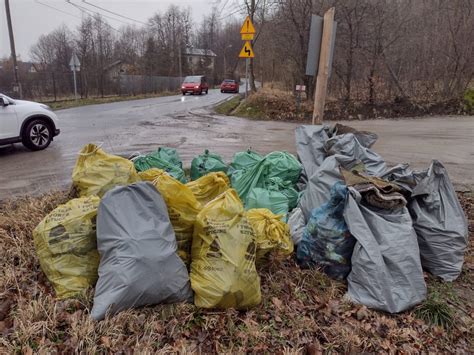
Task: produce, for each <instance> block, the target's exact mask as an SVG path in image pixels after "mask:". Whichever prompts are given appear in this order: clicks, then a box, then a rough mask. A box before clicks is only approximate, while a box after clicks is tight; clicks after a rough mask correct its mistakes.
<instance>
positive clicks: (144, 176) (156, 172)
mask: <svg viewBox="0 0 474 355" xmlns="http://www.w3.org/2000/svg"><path fill="white" fill-rule="evenodd" d="M163 171H164V170H161V169H158V168H151V169H147V170H145V171H140V172H138V176H139V177H140V179H141V180H142V181H149V182H153V181H154V180H155V179H156V178H157V177H158V176H160V175H161V174H163Z"/></svg>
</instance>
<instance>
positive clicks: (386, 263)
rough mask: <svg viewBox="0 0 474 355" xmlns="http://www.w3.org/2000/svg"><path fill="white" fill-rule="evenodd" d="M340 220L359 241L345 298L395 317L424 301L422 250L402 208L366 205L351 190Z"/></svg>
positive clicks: (404, 208)
mask: <svg viewBox="0 0 474 355" xmlns="http://www.w3.org/2000/svg"><path fill="white" fill-rule="evenodd" d="M349 191H350V193H349V195H348V197H347V201H346V207H345V210H344V220H345V221H346V223H347V226H348V228H349V231H350V233H351V234H352V235H353V236H354V238H355V239H356V240H357V242H356V245H355V247H354V251H353V253H352V259H351V263H352V270H351V272H350V274H349V276H348V277H347V281H348V296H349V298H350V299H351V300H352V301H354V302H356V303H361V304H364V305H366V306H367V307H370V308H374V309H378V310H382V311H386V312H390V313H398V312H402V311H404V310H406V309H409V308H411V307H413V306H415V305H416V304H418V303H420V302H422V301H423V300H424V299H425V298H426V284H425V280H424V278H423V271H422V268H421V261H420V250H419V248H418V242H417V240H416V234H415V230H414V229H413V226H412V220H411V217H410V214H409V213H408V210H407V208H406V207H403V208H401V209H398V210H383V209H376V208H373V207H369V206H366V205H365V204H364V203H363V202H362V201H361V196H360V195H359V193H358V192H357V191H356V190H353V189H352V188H350V189H349Z"/></svg>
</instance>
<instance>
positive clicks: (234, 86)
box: [221, 79, 239, 93]
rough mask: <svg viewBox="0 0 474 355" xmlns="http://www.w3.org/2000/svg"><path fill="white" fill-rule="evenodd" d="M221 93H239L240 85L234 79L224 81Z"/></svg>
mask: <svg viewBox="0 0 474 355" xmlns="http://www.w3.org/2000/svg"><path fill="white" fill-rule="evenodd" d="M221 92H235V93H238V92H239V83H238V82H237V81H235V80H232V79H224V81H223V82H222V84H221Z"/></svg>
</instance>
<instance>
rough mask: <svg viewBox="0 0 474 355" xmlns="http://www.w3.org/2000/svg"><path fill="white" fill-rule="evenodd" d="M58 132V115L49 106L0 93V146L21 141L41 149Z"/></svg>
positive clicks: (29, 147) (33, 148)
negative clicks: (15, 98)
mask: <svg viewBox="0 0 474 355" xmlns="http://www.w3.org/2000/svg"><path fill="white" fill-rule="evenodd" d="M58 134H59V128H58V117H57V116H56V114H55V113H54V112H53V111H52V110H51V108H50V107H49V106H47V105H43V104H40V103H37V102H32V101H23V100H14V99H12V98H10V97H8V96H6V95H3V94H0V146H1V145H6V144H13V143H19V142H22V143H23V145H24V146H25V147H27V148H28V149H31V150H41V149H45V148H46V147H47V146H48V145H49V143H51V141H52V140H53V137H55V136H57V135H58Z"/></svg>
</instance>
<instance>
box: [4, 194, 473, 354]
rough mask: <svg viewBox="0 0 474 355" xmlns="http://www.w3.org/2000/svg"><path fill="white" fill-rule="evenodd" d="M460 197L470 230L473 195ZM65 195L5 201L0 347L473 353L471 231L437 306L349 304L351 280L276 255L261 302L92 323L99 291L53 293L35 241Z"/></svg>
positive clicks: (138, 313) (264, 277)
mask: <svg viewBox="0 0 474 355" xmlns="http://www.w3.org/2000/svg"><path fill="white" fill-rule="evenodd" d="M460 198H461V203H462V205H463V208H464V209H465V211H466V214H467V215H468V218H469V220H470V234H471V236H472V232H473V225H474V210H473V209H472V198H471V196H470V195H466V194H463V195H460ZM67 200H68V195H67V192H57V193H50V194H47V195H44V196H41V197H36V198H33V197H29V198H21V199H16V200H10V201H6V202H4V203H2V204H1V205H0V241H1V243H0V265H1V272H0V353H10V354H11V353H20V352H23V353H28V354H30V353H33V352H38V353H79V352H84V353H105V352H113V353H117V352H119V353H122V352H123V353H131V352H138V353H143V352H147V353H152V352H153V353H155V352H156V353H170V352H193V353H194V352H203V353H216V352H226V353H233V352H254V353H262V352H278V353H302V352H307V353H309V354H315V353H317V352H319V351H327V352H338V353H339V352H340V353H360V352H393V351H400V352H404V353H419V352H426V353H428V352H433V353H468V352H470V351H472V349H473V348H474V339H473V337H472V334H473V332H474V323H473V315H474V306H473V300H474V294H473V290H474V282H473V279H472V272H473V271H474V245H473V244H474V243H473V240H472V238H471V240H470V244H469V247H468V250H467V251H466V255H465V264H464V268H463V274H462V275H461V277H459V278H458V279H457V280H456V281H455V282H453V283H451V284H447V283H443V282H441V281H438V280H435V279H434V278H432V277H428V278H427V283H428V287H429V290H430V295H431V296H430V297H431V298H428V301H427V302H431V299H434V298H436V297H437V300H436V302H438V303H437V304H436V305H434V306H433V305H432V304H428V303H425V304H424V305H422V306H420V309H421V310H418V309H414V310H411V311H407V312H404V313H401V314H397V315H389V314H385V313H381V312H376V311H372V310H369V309H367V308H366V307H364V306H360V305H353V304H350V303H347V302H345V301H344V299H343V298H342V296H343V294H344V293H345V292H346V289H347V286H346V285H345V284H344V283H342V282H337V281H334V280H331V279H329V278H328V277H326V276H325V275H324V274H322V273H320V272H318V271H316V270H302V269H300V268H299V267H298V266H297V265H296V263H295V262H294V261H293V260H291V259H290V260H286V261H278V260H270V261H269V262H268V264H266V265H265V266H264V268H262V269H261V270H259V274H260V276H261V289H262V303H261V304H260V305H259V306H258V307H255V308H253V309H250V310H248V311H236V310H233V309H229V310H203V309H198V308H196V307H195V306H194V305H192V304H175V305H157V306H154V307H145V308H140V309H135V310H128V311H125V312H122V313H120V314H118V315H117V316H115V317H113V318H108V319H105V320H104V321H101V322H95V321H93V320H92V319H91V318H90V316H89V313H90V310H91V307H92V300H93V293H92V291H90V292H88V293H87V294H85V295H84V296H83V297H79V298H76V299H69V300H63V301H59V300H56V299H55V296H54V291H53V290H52V288H51V285H50V284H49V282H48V280H47V279H46V278H45V276H44V274H43V272H42V271H41V269H40V266H39V263H38V259H37V256H36V252H35V250H34V246H33V241H32V235H31V233H32V230H33V229H34V228H35V226H36V225H37V224H38V223H39V222H40V220H41V219H42V218H43V217H44V216H45V215H46V214H47V213H48V212H50V211H51V210H52V209H54V208H55V207H56V206H57V205H58V204H60V203H63V202H65V201H67ZM435 292H436V293H438V295H439V296H436V297H435V296H433V293H435ZM439 302H442V303H443V305H442V306H441V307H440V306H439ZM448 309H449V311H447V310H448ZM420 312H421V313H420ZM447 312H448V313H449V314H450V316H449V319H451V320H452V326H451V325H450V326H449V327H446V328H448V329H445V328H443V327H440V326H438V325H435V324H441V325H444V324H448V323H449V324H451V323H450V322H446V320H445V319H447V318H446V317H445V315H444V314H446V313H447ZM423 314H426V315H427V316H426V317H425V316H423ZM441 314H443V315H442V316H441ZM435 315H436V316H435ZM435 317H438V319H444V320H443V321H441V322H439V321H437V320H436V319H435ZM420 318H421V319H420ZM431 323H434V324H431ZM395 349H396V350H395Z"/></svg>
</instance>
